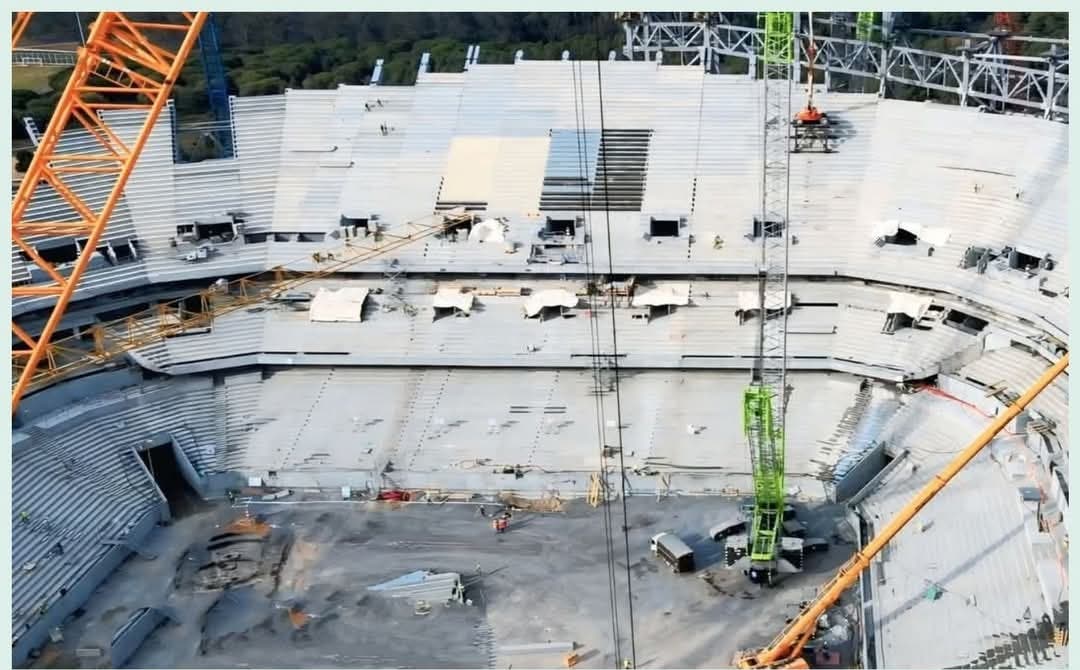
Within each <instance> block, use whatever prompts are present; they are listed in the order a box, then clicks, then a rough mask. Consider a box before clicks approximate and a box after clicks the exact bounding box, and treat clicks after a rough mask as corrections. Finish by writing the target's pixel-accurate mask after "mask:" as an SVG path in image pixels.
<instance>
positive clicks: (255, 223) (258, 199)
mask: <svg viewBox="0 0 1080 670" xmlns="http://www.w3.org/2000/svg"><path fill="white" fill-rule="evenodd" d="M231 103H232V113H233V129H234V130H233V148H234V150H235V152H236V158H235V159H234V161H235V163H236V166H237V168H238V171H239V176H240V183H241V192H242V193H243V197H244V200H243V210H244V213H245V214H247V219H246V221H245V223H246V229H247V231H248V232H252V233H259V232H266V231H268V230H270V229H271V228H272V227H273V221H274V191H275V189H276V188H277V180H278V172H279V170H280V166H281V148H282V144H283V143H284V137H283V129H284V125H285V111H286V106H285V96H284V95H268V96H260V97H253V98H236V97H234V98H232V99H231Z"/></svg>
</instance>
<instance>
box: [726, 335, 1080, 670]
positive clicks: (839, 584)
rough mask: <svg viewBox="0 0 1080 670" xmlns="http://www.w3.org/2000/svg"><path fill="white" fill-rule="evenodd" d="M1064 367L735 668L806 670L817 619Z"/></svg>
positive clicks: (1052, 371) (1038, 384) (1051, 372)
mask: <svg viewBox="0 0 1080 670" xmlns="http://www.w3.org/2000/svg"><path fill="white" fill-rule="evenodd" d="M1068 366H1069V355H1068V354H1065V355H1064V356H1063V357H1062V358H1061V359H1060V360H1059V361H1058V362H1057V363H1055V364H1054V365H1053V366H1052V367H1050V368H1049V369H1048V370H1046V371H1045V372H1044V373H1043V374H1042V376H1040V377H1039V378H1038V379H1037V380H1035V383H1034V384H1032V385H1031V388H1029V389H1028V390H1027V391H1025V392H1024V394H1023V395H1022V396H1020V397H1019V398H1018V399H1017V400H1016V402H1015V403H1013V404H1012V405H1010V406H1009V407H1008V408H1006V409H1005V410H1004V411H1002V412H1001V414H999V415H998V416H997V418H995V419H994V420H993V421H992V422H991V423H990V425H989V426H987V427H986V429H985V430H983V432H982V433H980V434H979V436H978V437H976V438H975V440H974V441H973V442H972V443H971V444H969V445H968V446H967V447H966V448H965V449H964V450H963V451H961V452H960V453H959V454H957V455H956V457H955V458H953V460H952V461H951V462H950V463H949V464H948V465H947V466H945V468H944V469H943V470H942V471H941V472H939V473H938V474H936V475H934V478H933V479H931V480H930V481H929V482H928V483H927V484H926V486H924V487H923V488H922V490H920V491H919V492H918V493H917V494H916V495H915V497H914V499H912V501H911V502H910V503H908V504H907V506H905V507H904V509H902V510H900V512H898V513H897V515H896V516H895V517H894V518H893V519H892V521H890V522H889V523H888V525H886V526H885V527H884V528H883V529H882V530H881V531H880V532H879V533H878V534H877V535H875V536H874V538H873V539H871V540H870V542H869V543H868V544H867V545H866V546H865V547H863V549H862V550H861V551H859V552H857V553H856V554H855V555H854V556H852V557H851V558H850V559H848V561H847V562H846V563H844V565H842V566H841V567H840V570H839V572H838V573H837V574H836V576H835V577H833V578H832V580H831V581H829V582H828V583H827V584H826V585H825V586H824V587H823V588H822V589H821V591H820V592H819V593H818V596H817V598H815V599H814V600H813V601H811V602H810V604H808V605H807V606H806V607H804V608H803V610H802V612H800V613H799V615H798V616H797V617H795V618H794V619H793V620H792V621H791V623H790V624H788V626H787V628H786V629H784V632H783V633H781V634H780V635H779V636H778V637H777V638H776V639H775V640H773V642H772V644H770V645H769V646H768V647H766V648H764V649H761V650H759V651H750V652H743V653H740V654H739V655H738V656H736V657H735V666H736V667H739V668H809V667H810V664H809V663H808V662H807V661H806V659H805V658H804V656H803V650H804V647H805V646H806V643H807V642H809V641H810V638H811V637H813V635H814V633H815V631H816V630H817V622H818V619H820V618H821V615H823V614H825V612H826V610H828V609H829V608H830V607H832V606H833V605H834V604H835V603H836V601H837V600H839V599H840V596H841V595H842V594H843V593H844V592H845V591H847V590H848V589H849V588H851V587H852V586H854V585H855V582H856V580H858V578H859V575H860V574H862V571H863V570H865V569H866V568H867V567H868V566H869V565H870V562H871V561H872V560H874V557H875V556H877V555H878V554H879V553H880V552H881V550H882V549H884V548H885V545H886V544H888V543H889V541H890V540H892V539H893V538H894V537H896V535H897V533H899V532H900V531H901V530H903V528H904V526H906V525H907V523H908V522H909V521H911V520H912V519H913V518H914V517H915V515H916V514H918V513H919V510H921V509H922V508H923V507H925V506H926V504H927V503H928V502H930V501H931V500H932V499H933V498H934V496H936V495H937V494H938V492H939V491H941V489H943V488H944V487H945V485H946V484H948V483H949V481H950V480H952V478H953V477H955V476H956V474H957V473H958V472H960V470H961V469H963V467H964V466H965V465H967V464H968V463H969V462H970V461H971V459H973V458H975V455H976V454H978V453H979V451H981V450H982V448H983V447H985V446H986V445H987V444H989V443H990V440H992V439H994V436H995V435H997V434H998V433H999V432H1001V429H1002V428H1004V427H1005V426H1006V424H1008V423H1009V422H1010V421H1012V420H1013V419H1014V418H1016V416H1017V415H1018V414H1020V412H1021V411H1023V409H1024V408H1025V407H1027V405H1028V403H1030V402H1031V401H1032V400H1033V399H1034V398H1035V396H1037V395H1039V394H1040V393H1041V392H1042V391H1043V389H1045V388H1046V387H1047V386H1049V385H1050V383H1051V382H1052V381H1054V379H1055V378H1056V377H1057V376H1058V375H1060V374H1061V373H1062V372H1064V370H1065V368H1067V367H1068Z"/></svg>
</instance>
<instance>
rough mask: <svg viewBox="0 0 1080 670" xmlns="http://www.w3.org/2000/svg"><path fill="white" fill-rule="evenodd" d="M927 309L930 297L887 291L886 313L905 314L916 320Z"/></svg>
mask: <svg viewBox="0 0 1080 670" xmlns="http://www.w3.org/2000/svg"><path fill="white" fill-rule="evenodd" d="M928 309H930V298H927V297H926V296H922V295H915V294H913V293H900V292H898V291H889V307H888V309H886V310H885V311H886V312H887V313H888V314H907V315H908V316H910V317H911V318H912V319H915V320H916V321H918V320H919V319H921V318H922V317H923V315H924V314H926V310H928Z"/></svg>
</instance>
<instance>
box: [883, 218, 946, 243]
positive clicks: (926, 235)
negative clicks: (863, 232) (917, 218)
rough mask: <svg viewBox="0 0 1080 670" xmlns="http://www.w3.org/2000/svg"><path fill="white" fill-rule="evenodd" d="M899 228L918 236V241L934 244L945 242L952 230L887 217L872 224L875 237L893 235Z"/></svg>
mask: <svg viewBox="0 0 1080 670" xmlns="http://www.w3.org/2000/svg"><path fill="white" fill-rule="evenodd" d="M901 228H903V229H904V230H906V231H908V232H909V233H911V234H912V235H914V236H916V237H918V238H919V241H921V242H926V243H927V244H934V245H942V244H945V243H946V242H948V241H949V237H950V236H951V235H952V231H950V230H949V229H948V228H937V227H934V226H924V225H923V224H921V223H912V222H910V221H897V220H896V219H889V220H888V221H879V222H877V223H875V224H874V238H875V239H877V238H879V237H885V236H886V235H895V234H896V231H897V230H899V229H901Z"/></svg>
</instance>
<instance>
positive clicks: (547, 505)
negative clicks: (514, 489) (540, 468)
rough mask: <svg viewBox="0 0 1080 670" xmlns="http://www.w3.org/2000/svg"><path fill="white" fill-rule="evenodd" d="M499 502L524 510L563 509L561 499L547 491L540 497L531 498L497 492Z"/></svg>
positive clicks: (551, 510)
mask: <svg viewBox="0 0 1080 670" xmlns="http://www.w3.org/2000/svg"><path fill="white" fill-rule="evenodd" d="M499 502H500V503H502V504H503V505H506V506H507V507H510V508H513V509H520V510H524V511H526V512H561V511H563V501H562V500H561V499H559V497H558V496H557V495H555V494H553V493H549V494H547V495H545V496H544V497H542V498H540V499H537V500H532V499H529V498H524V497H522V496H519V495H516V494H514V493H508V492H503V493H500V494H499Z"/></svg>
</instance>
